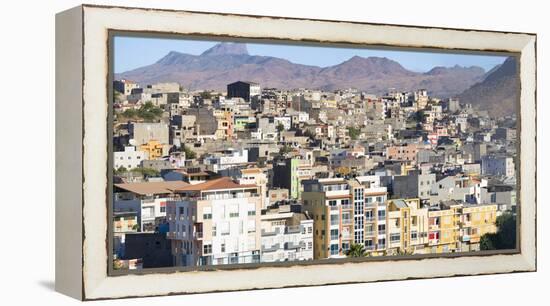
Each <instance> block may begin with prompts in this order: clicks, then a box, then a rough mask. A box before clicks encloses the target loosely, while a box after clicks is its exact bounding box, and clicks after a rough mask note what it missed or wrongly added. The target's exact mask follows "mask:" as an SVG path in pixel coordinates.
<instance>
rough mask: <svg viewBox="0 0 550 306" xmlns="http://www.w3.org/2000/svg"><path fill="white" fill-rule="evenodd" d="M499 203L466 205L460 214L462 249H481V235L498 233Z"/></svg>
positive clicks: (464, 250)
mask: <svg viewBox="0 0 550 306" xmlns="http://www.w3.org/2000/svg"><path fill="white" fill-rule="evenodd" d="M496 220H497V205H494V204H487V205H464V206H463V207H462V210H461V215H460V243H461V251H462V252H467V251H479V241H480V239H481V236H483V235H485V234H489V233H496V231H497V226H496Z"/></svg>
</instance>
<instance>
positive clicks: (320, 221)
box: [302, 179, 354, 259]
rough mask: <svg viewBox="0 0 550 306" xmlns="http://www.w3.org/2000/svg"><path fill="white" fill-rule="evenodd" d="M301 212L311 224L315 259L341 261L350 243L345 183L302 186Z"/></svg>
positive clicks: (349, 204)
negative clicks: (302, 206)
mask: <svg viewBox="0 0 550 306" xmlns="http://www.w3.org/2000/svg"><path fill="white" fill-rule="evenodd" d="M303 184H304V192H303V193H302V199H303V205H304V210H305V212H306V213H307V214H309V215H310V216H311V217H312V219H313V220H314V225H313V228H314V231H315V232H314V236H313V237H314V238H313V240H314V242H313V244H314V254H313V256H314V258H315V259H323V258H340V257H344V256H345V251H346V250H347V249H348V248H349V246H350V245H351V243H352V242H353V234H352V233H353V232H354V231H353V205H352V201H353V199H352V194H351V191H350V186H349V184H348V183H347V182H346V180H344V179H318V180H307V181H304V182H303Z"/></svg>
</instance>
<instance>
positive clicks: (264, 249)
mask: <svg viewBox="0 0 550 306" xmlns="http://www.w3.org/2000/svg"><path fill="white" fill-rule="evenodd" d="M280 248H281V246H280V245H279V244H278V243H275V244H274V245H272V246H270V247H265V246H263V245H262V252H264V253H269V252H275V251H277V250H279V249H280Z"/></svg>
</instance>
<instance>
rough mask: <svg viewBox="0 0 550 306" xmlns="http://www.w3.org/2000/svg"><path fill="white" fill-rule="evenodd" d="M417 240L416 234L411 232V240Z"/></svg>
mask: <svg viewBox="0 0 550 306" xmlns="http://www.w3.org/2000/svg"><path fill="white" fill-rule="evenodd" d="M417 238H418V233H417V232H416V231H411V239H412V240H416V239H417Z"/></svg>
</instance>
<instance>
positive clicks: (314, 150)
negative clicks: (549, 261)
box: [56, 5, 536, 300]
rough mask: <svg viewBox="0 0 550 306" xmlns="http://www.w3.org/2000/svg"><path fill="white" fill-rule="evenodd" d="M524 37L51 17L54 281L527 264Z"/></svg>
mask: <svg viewBox="0 0 550 306" xmlns="http://www.w3.org/2000/svg"><path fill="white" fill-rule="evenodd" d="M535 48H536V35H534V34H529V33H505V32H494V31H481V30H463V29H446V28H426V27H419V26H399V25H386V24H370V23H357V22H343V21H328V20H305V19H291V18H282V17H265V16H247V15H230V14H216V13H201V12H186V11H169V10H154V9H138V8H123V7H103V6H91V5H83V6H79V7H76V8H74V9H71V10H68V11H65V12H61V13H59V14H58V15H57V17H56V289H57V290H58V291H59V292H62V293H64V294H67V295H69V296H72V297H75V298H78V299H82V300H95V299H108V298H123V297H138V296H157V295H171V294H188V293H204V292H216V291H232V290H249V289H262V288H284V287H294V286H316V285H327V284H341V283H356V282H372V281H383V280H402V279H416V278H432V277H449V276H458V275H481V274H496V273H512V272H527V271H535V270H536V232H535V225H536V199H535V191H536V155H535V154H536V153H535V152H536V116H535V114H536V100H535V93H536V54H535Z"/></svg>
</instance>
